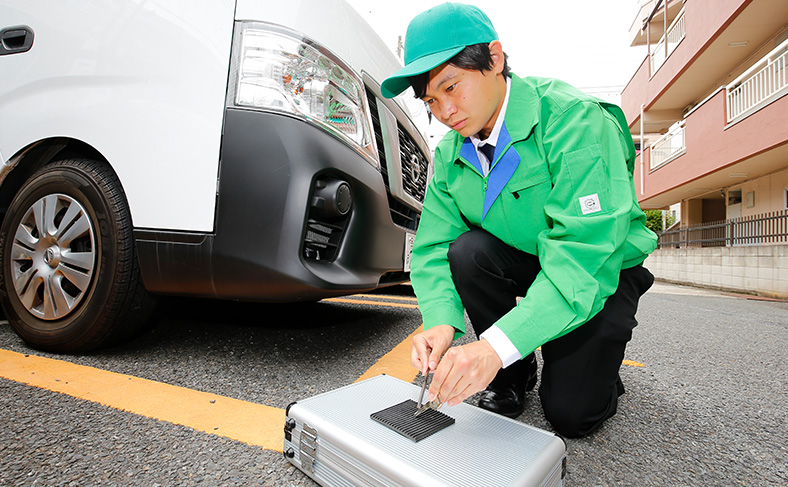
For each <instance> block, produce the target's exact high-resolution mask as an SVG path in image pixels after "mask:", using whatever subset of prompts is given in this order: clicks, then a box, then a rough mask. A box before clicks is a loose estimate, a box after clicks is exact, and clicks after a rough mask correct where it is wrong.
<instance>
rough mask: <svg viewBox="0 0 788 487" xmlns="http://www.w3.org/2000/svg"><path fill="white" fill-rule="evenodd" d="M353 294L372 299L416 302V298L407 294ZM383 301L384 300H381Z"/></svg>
mask: <svg viewBox="0 0 788 487" xmlns="http://www.w3.org/2000/svg"><path fill="white" fill-rule="evenodd" d="M353 296H358V297H360V298H372V299H375V298H377V299H391V300H394V301H411V302H414V303H415V302H416V298H412V297H408V296H391V295H387V294H354V295H353ZM382 302H385V301H382Z"/></svg>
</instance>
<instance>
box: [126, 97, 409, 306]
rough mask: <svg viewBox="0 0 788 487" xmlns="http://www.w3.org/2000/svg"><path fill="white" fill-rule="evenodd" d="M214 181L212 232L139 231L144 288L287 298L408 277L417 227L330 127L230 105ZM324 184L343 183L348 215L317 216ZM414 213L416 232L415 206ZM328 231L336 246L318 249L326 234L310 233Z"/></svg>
mask: <svg viewBox="0 0 788 487" xmlns="http://www.w3.org/2000/svg"><path fill="white" fill-rule="evenodd" d="M218 177H219V182H218V186H217V187H218V195H217V208H216V221H215V226H214V232H213V233H211V234H190V233H183V232H163V231H158V230H144V229H138V230H136V231H135V237H136V241H137V248H138V254H139V258H140V266H141V270H142V275H143V280H144V282H145V285H146V287H147V288H148V290H149V291H151V292H155V293H162V294H178V295H191V296H205V297H218V298H225V299H238V300H253V301H271V302H284V301H303V300H315V299H321V298H323V297H328V296H332V295H342V294H350V293H354V292H361V291H365V290H370V289H374V288H376V287H379V286H380V285H384V284H395V283H399V282H403V281H405V280H407V279H408V275H407V273H405V272H403V258H404V249H405V239H406V234H407V233H408V232H412V231H413V230H406V229H405V228H403V227H401V226H399V225H397V224H395V223H394V221H393V220H392V216H391V214H392V209H391V205H392V203H393V204H398V205H401V202H397V201H392V197H391V196H390V194H389V193H388V191H387V185H386V184H385V181H384V178H385V175H384V174H381V172H380V171H379V170H378V169H377V168H376V167H374V166H373V165H372V164H370V163H369V162H368V161H367V160H366V159H365V158H364V157H363V156H361V155H360V154H359V153H358V152H356V151H355V150H353V149H352V148H350V147H349V146H347V145H346V144H344V143H343V142H340V141H339V140H338V139H337V138H336V137H334V136H332V135H331V134H329V133H327V132H326V131H324V130H322V129H320V128H317V127H315V126H313V125H311V124H309V123H306V122H304V121H303V120H299V119H296V118H293V117H290V116H287V115H282V114H274V113H267V112H258V111H250V110H239V109H233V108H228V109H227V110H226V114H225V125H224V135H223V138H222V150H221V164H220V170H219V175H218ZM326 180H329V181H343V182H345V183H347V185H348V186H349V187H350V190H351V194H352V204H351V207H350V210H349V212H348V213H347V215H346V217H344V218H342V219H336V218H333V217H327V218H328V221H327V222H321V221H320V219H321V218H323V217H322V216H321V213H320V212H319V211H317V210H316V209H315V207H316V205H317V206H318V207H319V206H320V204H319V202H316V201H315V198H314V197H315V188H316V185H320V182H319V181H326ZM174 184H175V183H174ZM400 212H401V210H400ZM410 212H411V216H412V219H413V220H414V225H413V228H414V230H415V223H416V222H417V220H418V211H416V210H414V209H412V208H410ZM340 220H341V221H340ZM310 221H311V222H310ZM324 223H325V224H324ZM334 227H337V228H334ZM327 228H331V229H333V232H334V234H333V235H332V236H331V237H330V240H331V242H330V245H331V246H334V245H335V247H333V248H332V249H331V250H330V251H328V252H323V251H315V248H317V249H318V250H319V249H320V248H321V241H320V238H324V237H325V236H323V237H321V236H320V235H318V237H319V238H318V240H317V243H315V242H316V241H315V239H314V238H313V237H314V234H315V233H316V232H315V231H316V230H320V229H323V230H326V229H327ZM336 232H340V233H336ZM317 233H320V232H319V231H318V232H317ZM325 238H326V240H328V237H325ZM326 257H328V259H327V260H326Z"/></svg>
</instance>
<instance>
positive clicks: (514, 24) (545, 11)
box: [347, 0, 646, 102]
mask: <svg viewBox="0 0 788 487" xmlns="http://www.w3.org/2000/svg"><path fill="white" fill-rule="evenodd" d="M347 1H348V2H349V3H350V4H351V5H352V6H353V7H354V8H355V9H356V10H358V12H359V13H360V14H361V15H362V16H363V17H364V18H365V19H366V20H367V22H369V24H370V25H371V26H372V27H373V28H374V29H375V30H376V31H377V32H378V34H379V35H380V36H381V37H382V38H383V40H384V41H385V42H386V44H387V45H389V46H391V49H392V51H393V50H395V49H396V45H397V37H398V36H403V38H404V36H405V31H406V30H407V27H408V23H409V22H410V20H411V19H412V18H413V17H414V16H416V15H418V14H419V13H421V12H423V11H424V10H426V9H428V8H430V7H432V6H435V5H438V4H440V3H443V1H444V0H395V1H391V2H388V1H381V0H347ZM465 3H474V4H475V5H477V6H479V7H480V8H481V9H482V10H484V11H485V13H486V14H487V15H488V16H489V17H490V20H492V23H493V25H494V26H495V29H496V30H497V31H498V35H499V37H500V39H501V44H502V45H503V49H504V51H505V52H506V53H507V54H508V55H509V65H510V66H511V68H512V71H513V72H514V73H516V74H517V75H519V76H543V77H549V78H559V79H562V80H564V81H567V82H569V83H571V84H573V85H574V86H576V87H578V88H581V89H583V90H584V91H587V92H589V93H592V94H597V95H598V96H600V97H603V98H605V99H608V100H610V101H613V102H618V101H619V100H618V99H616V97H612V98H611V97H610V96H608V95H606V94H604V93H603V92H606V91H607V92H610V91H612V92H620V91H621V89H622V88H623V87H624V86H625V85H626V84H627V82H629V80H630V78H631V77H632V75H634V74H635V71H636V70H637V68H638V66H639V65H640V63H641V62H642V61H643V59H644V57H645V55H646V51H645V48H642V47H637V48H635V47H629V28H630V26H631V25H632V22H633V20H634V19H635V16H636V14H637V13H638V12H637V10H638V5H639V4H640V3H642V2H641V0H538V1H534V0H487V1H477V2H473V1H471V0H466V1H465Z"/></svg>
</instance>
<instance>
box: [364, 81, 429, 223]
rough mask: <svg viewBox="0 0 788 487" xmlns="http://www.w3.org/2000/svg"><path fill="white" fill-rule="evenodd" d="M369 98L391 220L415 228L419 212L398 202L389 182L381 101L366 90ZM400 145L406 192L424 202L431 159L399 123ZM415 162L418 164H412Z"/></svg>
mask: <svg viewBox="0 0 788 487" xmlns="http://www.w3.org/2000/svg"><path fill="white" fill-rule="evenodd" d="M367 100H369V109H370V112H371V114H372V124H373V126H374V129H375V141H376V142H377V145H378V158H379V159H380V170H381V173H382V174H383V181H384V182H385V184H386V193H387V194H388V200H389V210H390V212H391V220H392V221H393V222H394V224H395V225H398V226H400V227H403V228H407V229H409V230H414V231H415V230H416V227H418V224H419V216H420V213H419V212H418V211H416V210H414V209H413V208H411V207H410V206H408V205H406V204H405V203H403V202H401V201H399V200H398V199H396V198H395V197H394V196H392V194H391V184H390V181H389V171H388V161H387V160H386V151H385V145H384V144H385V142H384V140H383V130H382V129H381V126H380V114H379V113H378V104H377V103H378V101H377V98H376V97H375V95H374V94H373V93H372V92H371V91H370V90H369V89H367ZM397 130H398V132H399V145H400V167H401V168H402V186H403V188H404V189H405V191H406V192H407V193H408V194H409V195H410V196H412V197H413V198H414V199H416V200H418V201H419V202H423V201H424V192H425V188H426V182H427V164H428V160H427V158H426V157H424V155H423V154H422V153H421V151H420V150H419V149H418V146H417V145H416V143H415V142H414V141H413V140H412V139H411V137H410V135H409V134H408V133H407V132H406V131H405V130H404V129H403V127H402V126H401V125H400V124H397ZM414 163H416V167H411V166H412V165H413V164H414Z"/></svg>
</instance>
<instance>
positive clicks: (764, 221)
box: [657, 210, 788, 248]
mask: <svg viewBox="0 0 788 487" xmlns="http://www.w3.org/2000/svg"><path fill="white" fill-rule="evenodd" d="M786 242H788V210H782V211H775V212H771V213H763V214H760V215H753V216H745V217H741V218H732V219H729V220H720V221H716V222H709V223H701V224H698V225H689V226H687V227H682V228H678V229H676V230H668V231H666V232H662V233H661V234H660V236H659V241H658V243H657V246H658V247H659V248H679V247H731V246H738V245H758V244H774V243H786Z"/></svg>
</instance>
